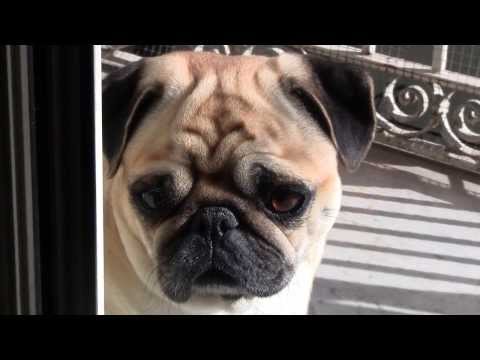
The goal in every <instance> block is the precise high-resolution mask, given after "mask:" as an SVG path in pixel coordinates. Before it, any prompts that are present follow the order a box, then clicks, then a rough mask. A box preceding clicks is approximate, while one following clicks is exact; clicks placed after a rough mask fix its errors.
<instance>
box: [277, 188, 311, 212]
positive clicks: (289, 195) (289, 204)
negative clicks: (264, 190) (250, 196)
mask: <svg viewBox="0 0 480 360" xmlns="http://www.w3.org/2000/svg"><path fill="white" fill-rule="evenodd" d="M304 202H305V196H304V195H303V194H300V193H298V192H295V191H292V190H289V189H286V188H282V187H279V188H276V189H274V190H273V191H272V193H271V197H270V204H269V207H270V210H272V211H274V212H275V213H278V214H284V213H292V212H295V211H297V210H298V209H300V208H301V207H302V205H303V203H304Z"/></svg>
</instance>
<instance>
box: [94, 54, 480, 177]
mask: <svg viewBox="0 0 480 360" xmlns="http://www.w3.org/2000/svg"><path fill="white" fill-rule="evenodd" d="M406 47H408V46H404V45H357V46H349V45H292V46H289V45H180V46H176V45H148V46H133V45H121V46H118V47H115V46H104V47H103V50H104V57H103V65H104V72H105V75H106V74H107V73H108V72H109V71H111V70H112V69H113V68H115V67H121V66H124V65H126V64H128V63H129V62H132V61H136V60H138V59H140V57H141V56H155V55H159V54H162V53H165V52H169V51H173V50H187V49H189V50H195V51H214V52H218V53H223V54H226V55H232V54H245V55H249V54H261V55H270V56H273V55H275V54H279V53H282V52H285V51H287V52H298V53H311V54H316V55H318V56H323V57H327V58H331V59H334V60H336V61H339V62H348V63H352V64H356V65H359V66H361V67H363V68H365V69H366V70H367V71H369V73H370V74H371V75H372V77H373V78H374V80H375V83H376V89H377V90H376V95H377V96H376V105H377V115H378V123H379V126H378V131H377V135H376V140H375V141H376V142H377V143H378V144H382V145H385V146H388V147H390V148H394V149H397V150H401V151H404V152H408V153H411V154H414V155H417V156H421V157H424V158H428V159H431V160H434V161H437V162H441V163H444V164H447V165H450V166H454V167H458V168H461V169H464V170H468V171H471V172H475V173H480V46H478V47H477V46H475V45H463V48H461V49H458V47H457V48H456V49H455V48H453V49H452V47H449V45H414V46H413V47H421V48H423V49H422V50H424V52H426V55H429V56H425V59H423V60H422V61H420V60H418V59H417V60H416V59H414V61H412V59H410V58H409V56H407V55H408V54H406V53H405V51H402V50H405V48H406ZM467 48H468V49H469V50H470V51H467V50H466V49H467ZM417 49H418V48H417ZM414 50H415V48H414ZM429 52H430V53H429ZM475 52H478V54H475Z"/></svg>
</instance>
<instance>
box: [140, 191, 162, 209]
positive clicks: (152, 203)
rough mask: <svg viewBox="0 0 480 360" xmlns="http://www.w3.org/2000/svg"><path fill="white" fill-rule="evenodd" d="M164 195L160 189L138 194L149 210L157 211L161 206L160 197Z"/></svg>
mask: <svg viewBox="0 0 480 360" xmlns="http://www.w3.org/2000/svg"><path fill="white" fill-rule="evenodd" d="M164 196H165V194H164V192H163V191H162V190H160V189H152V190H149V191H145V192H143V193H141V194H140V197H141V200H142V202H143V204H144V206H145V207H146V208H148V209H149V210H158V209H159V208H161V206H162V197H164Z"/></svg>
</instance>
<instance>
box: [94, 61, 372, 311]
mask: <svg viewBox="0 0 480 360" xmlns="http://www.w3.org/2000/svg"><path fill="white" fill-rule="evenodd" d="M375 123H376V116H375V106H374V90H373V83H372V80H371V78H370V77H369V76H368V75H367V74H366V73H364V72H363V71H362V70H359V69H357V68H355V67H352V66H349V65H347V64H339V63H334V62H331V61H329V60H326V59H323V58H320V57H315V56H311V55H297V54H282V55H280V56H277V57H263V56H224V55H218V54H214V53H196V52H175V53H169V54H166V55H162V56H159V57H155V58H148V59H143V60H141V61H138V62H136V63H133V64H131V65H129V66H127V67H125V68H123V69H121V70H118V71H117V72H115V73H113V74H111V75H110V76H109V77H107V78H106V79H105V80H104V85H103V136H104V169H105V171H104V173H105V177H104V190H105V191H104V194H105V198H104V204H105V208H104V217H105V219H104V221H105V224H104V225H105V313H106V314H114V315H120V314H132V315H134V314H136V315H138V314H141V315H144V314H156V315H163V314H203V315H204V314H226V315H228V314H252V315H253V314H307V312H308V305H309V299H310V292H311V290H312V285H313V280H314V277H315V272H316V269H317V267H318V265H319V264H320V262H321V258H322V253H323V250H324V246H325V242H326V237H327V234H328V232H329V230H330V229H331V227H332V226H333V224H334V221H335V218H336V217H337V215H338V212H339V209H340V203H341V194H342V189H341V180H340V176H339V169H338V167H339V163H341V164H342V165H343V166H345V167H346V168H347V169H348V170H351V171H354V170H355V169H357V168H358V166H359V164H360V163H361V161H362V160H363V159H364V157H365V155H366V154H367V152H368V150H369V148H370V146H371V143H372V139H373V137H374V132H375Z"/></svg>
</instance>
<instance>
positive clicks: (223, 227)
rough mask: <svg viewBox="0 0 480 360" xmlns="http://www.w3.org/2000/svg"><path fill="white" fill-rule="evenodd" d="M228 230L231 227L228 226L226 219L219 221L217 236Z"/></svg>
mask: <svg viewBox="0 0 480 360" xmlns="http://www.w3.org/2000/svg"><path fill="white" fill-rule="evenodd" d="M230 229H231V226H230V225H229V222H228V220H227V219H224V220H222V221H220V223H219V224H218V234H219V235H220V236H223V235H225V233H226V232H227V231H228V230H230Z"/></svg>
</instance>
